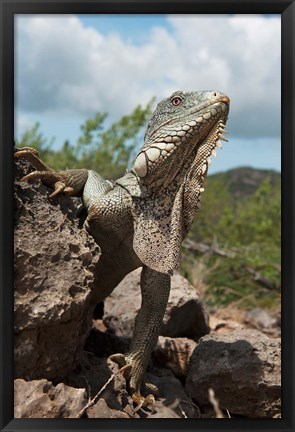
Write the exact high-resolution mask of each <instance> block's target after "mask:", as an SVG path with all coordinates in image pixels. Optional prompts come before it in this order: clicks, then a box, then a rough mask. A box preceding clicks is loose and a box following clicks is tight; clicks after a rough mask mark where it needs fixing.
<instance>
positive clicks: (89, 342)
mask: <svg viewBox="0 0 295 432" xmlns="http://www.w3.org/2000/svg"><path fill="white" fill-rule="evenodd" d="M129 346H130V339H129V338H126V337H123V336H121V337H120V336H116V335H114V334H111V333H108V332H102V331H100V330H97V329H96V328H92V329H91V330H90V333H89V335H88V336H87V339H86V341H85V345H84V349H85V350H86V351H89V352H91V353H93V354H95V355H96V356H97V357H109V356H110V355H111V354H115V353H119V352H120V353H126V352H127V351H128V349H129Z"/></svg>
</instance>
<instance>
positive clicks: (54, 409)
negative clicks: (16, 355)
mask: <svg viewBox="0 0 295 432" xmlns="http://www.w3.org/2000/svg"><path fill="white" fill-rule="evenodd" d="M86 402H87V397H86V391H85V389H82V388H81V389H77V388H72V387H68V386H66V385H64V384H63V383H60V384H58V385H57V386H56V387H55V386H54V385H53V384H52V382H50V381H47V380H46V379H42V380H32V381H25V380H23V379H16V380H15V381H14V417H16V418H59V417H60V418H75V417H76V415H77V414H78V413H79V411H80V410H81V409H82V408H83V406H84V405H85V404H86Z"/></svg>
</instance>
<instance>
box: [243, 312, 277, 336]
mask: <svg viewBox="0 0 295 432" xmlns="http://www.w3.org/2000/svg"><path fill="white" fill-rule="evenodd" d="M245 322H246V323H247V324H248V325H250V326H251V327H254V328H257V329H258V330H261V331H263V332H264V333H267V334H270V335H272V336H278V337H279V336H280V323H279V322H278V318H277V317H275V316H272V315H271V314H270V313H269V312H268V311H267V310H265V309H261V308H255V309H252V310H250V311H249V312H247V313H246V317H245Z"/></svg>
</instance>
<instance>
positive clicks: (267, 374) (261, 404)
mask: <svg viewBox="0 0 295 432" xmlns="http://www.w3.org/2000/svg"><path fill="white" fill-rule="evenodd" d="M280 350H281V344H280V340H279V339H271V338H269V337H267V336H266V335H264V334H262V333H260V332H259V331H257V330H249V329H245V330H239V331H234V332H232V333H231V334H227V335H213V336H212V335H210V336H205V337H204V338H202V339H201V340H200V341H199V344H198V345H197V347H196V349H195V350H194V352H193V354H192V356H191V361H190V365H189V370H188V375H187V380H186V386H185V390H186V392H187V394H188V395H189V396H190V397H191V398H193V399H194V401H195V402H196V403H197V404H198V405H199V406H200V407H201V408H202V407H203V406H206V405H208V404H209V401H208V389H209V388H212V389H213V390H214V392H215V396H216V398H217V399H218V400H219V404H220V407H221V408H222V409H227V410H228V411H229V412H230V413H231V414H238V415H243V416H245V417H250V418H262V417H273V416H275V415H277V414H278V413H279V412H280V407H281V361H280Z"/></svg>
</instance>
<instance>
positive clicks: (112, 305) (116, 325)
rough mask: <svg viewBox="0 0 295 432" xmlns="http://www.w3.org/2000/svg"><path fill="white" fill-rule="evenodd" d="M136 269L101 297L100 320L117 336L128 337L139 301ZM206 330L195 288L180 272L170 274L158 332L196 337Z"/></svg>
mask: <svg viewBox="0 0 295 432" xmlns="http://www.w3.org/2000/svg"><path fill="white" fill-rule="evenodd" d="M140 272H141V269H137V270H134V271H133V272H132V273H130V274H129V275H127V276H126V277H125V278H124V279H123V281H122V282H121V283H120V284H119V285H118V286H117V288H116V289H115V290H114V291H113V293H112V294H111V295H110V296H109V297H108V298H107V299H106V300H105V306H104V316H103V321H104V324H105V325H106V327H107V328H108V329H109V330H111V331H113V332H114V333H115V334H116V335H117V336H126V337H132V333H133V327H134V318H135V316H136V314H137V312H138V311H139V309H140V304H141V294H140V284H139V281H140ZM209 331H210V328H209V324H208V316H207V313H206V311H205V309H204V306H203V303H202V301H201V299H200V296H199V294H198V293H197V291H196V289H195V288H194V287H193V286H192V285H191V284H190V283H189V282H188V281H187V279H185V278H184V277H182V276H181V275H179V274H175V275H173V276H172V278H171V292H170V296H169V301H168V305H167V309H166V312H165V315H164V320H163V326H162V329H161V333H160V334H161V335H162V336H168V337H188V338H192V339H195V340H198V339H199V338H200V337H201V336H204V335H206V334H208V333H209Z"/></svg>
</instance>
